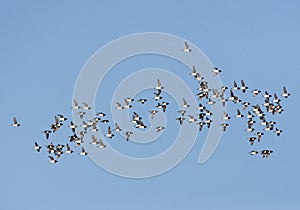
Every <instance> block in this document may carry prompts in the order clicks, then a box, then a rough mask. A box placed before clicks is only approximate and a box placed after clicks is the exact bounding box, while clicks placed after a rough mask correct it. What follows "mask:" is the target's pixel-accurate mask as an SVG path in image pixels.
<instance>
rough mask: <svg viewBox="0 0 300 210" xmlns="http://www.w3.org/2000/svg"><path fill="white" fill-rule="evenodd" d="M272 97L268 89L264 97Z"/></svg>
mask: <svg viewBox="0 0 300 210" xmlns="http://www.w3.org/2000/svg"><path fill="white" fill-rule="evenodd" d="M270 97H272V95H270V94H269V93H268V91H265V94H264V98H270Z"/></svg>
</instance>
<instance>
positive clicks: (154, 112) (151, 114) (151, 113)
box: [149, 110, 158, 119]
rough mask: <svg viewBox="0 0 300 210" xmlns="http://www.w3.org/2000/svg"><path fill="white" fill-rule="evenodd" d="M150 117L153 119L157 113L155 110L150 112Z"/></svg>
mask: <svg viewBox="0 0 300 210" xmlns="http://www.w3.org/2000/svg"><path fill="white" fill-rule="evenodd" d="M149 112H150V116H151V119H154V117H155V115H156V113H157V112H158V111H157V110H150V111H149Z"/></svg>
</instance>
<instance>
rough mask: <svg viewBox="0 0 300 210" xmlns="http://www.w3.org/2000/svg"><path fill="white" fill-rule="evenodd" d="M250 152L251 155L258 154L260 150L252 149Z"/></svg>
mask: <svg viewBox="0 0 300 210" xmlns="http://www.w3.org/2000/svg"><path fill="white" fill-rule="evenodd" d="M249 154H250V155H256V154H258V151H255V150H252V151H250V152H249Z"/></svg>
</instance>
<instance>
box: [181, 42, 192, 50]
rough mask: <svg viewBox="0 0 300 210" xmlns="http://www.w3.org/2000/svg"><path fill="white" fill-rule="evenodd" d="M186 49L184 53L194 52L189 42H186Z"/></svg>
mask: <svg viewBox="0 0 300 210" xmlns="http://www.w3.org/2000/svg"><path fill="white" fill-rule="evenodd" d="M184 45H185V48H184V49H182V51H183V52H185V53H188V52H191V51H192V50H191V49H190V47H189V44H188V43H187V42H184Z"/></svg>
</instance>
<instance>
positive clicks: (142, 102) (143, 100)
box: [138, 98, 147, 104]
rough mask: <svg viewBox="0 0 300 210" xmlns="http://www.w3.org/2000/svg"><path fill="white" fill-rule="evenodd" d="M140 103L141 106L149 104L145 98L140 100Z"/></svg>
mask: <svg viewBox="0 0 300 210" xmlns="http://www.w3.org/2000/svg"><path fill="white" fill-rule="evenodd" d="M138 102H140V103H141V104H144V103H146V102H147V99H145V98H140V99H139V100H138Z"/></svg>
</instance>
